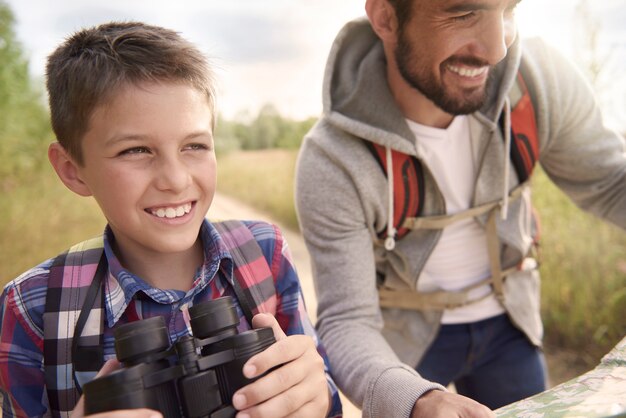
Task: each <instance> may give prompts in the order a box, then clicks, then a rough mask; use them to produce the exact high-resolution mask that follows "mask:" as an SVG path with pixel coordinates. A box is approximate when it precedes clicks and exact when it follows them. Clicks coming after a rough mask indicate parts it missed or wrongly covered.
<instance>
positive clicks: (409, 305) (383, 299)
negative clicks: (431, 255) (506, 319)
mask: <svg viewBox="0 0 626 418" xmlns="http://www.w3.org/2000/svg"><path fill="white" fill-rule="evenodd" d="M516 270H517V267H510V268H508V269H506V270H504V271H503V272H502V277H506V276H507V275H509V274H511V273H513V272H514V271H516ZM502 280H503V279H502ZM493 284H494V280H493V279H492V278H491V277H489V278H487V279H484V280H481V281H480V282H478V283H475V284H473V285H472V286H468V287H466V288H465V289H463V290H459V291H456V292H446V291H437V292H407V291H406V290H394V289H388V288H384V287H383V288H379V289H378V295H379V302H380V306H381V307H382V308H399V309H410V310H414V311H443V310H445V309H454V308H460V307H461V306H465V305H470V304H472V303H476V302H479V301H481V300H483V299H485V298H487V297H488V296H490V295H491V294H492V293H493V292H489V293H487V294H485V295H484V296H481V297H478V298H475V299H470V297H469V293H470V291H471V290H473V289H476V288H478V287H480V286H484V285H492V289H493V288H494V286H493ZM494 292H495V290H494Z"/></svg>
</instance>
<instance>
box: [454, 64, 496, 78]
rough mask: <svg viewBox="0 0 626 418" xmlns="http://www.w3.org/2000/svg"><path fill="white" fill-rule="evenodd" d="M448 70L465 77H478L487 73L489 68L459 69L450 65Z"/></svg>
mask: <svg viewBox="0 0 626 418" xmlns="http://www.w3.org/2000/svg"><path fill="white" fill-rule="evenodd" d="M448 69H449V70H450V71H452V72H454V73H457V74H459V75H461V76H463V77H476V76H479V75H481V74H483V73H484V72H485V71H487V69H488V67H480V68H467V67H457V66H456V65H448Z"/></svg>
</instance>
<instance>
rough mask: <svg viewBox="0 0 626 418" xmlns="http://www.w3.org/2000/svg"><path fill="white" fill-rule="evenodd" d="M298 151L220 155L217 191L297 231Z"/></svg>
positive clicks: (240, 152)
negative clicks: (296, 180)
mask: <svg viewBox="0 0 626 418" xmlns="http://www.w3.org/2000/svg"><path fill="white" fill-rule="evenodd" d="M297 152H298V151H296V150H283V149H271V150H264V151H237V152H230V153H227V154H224V155H219V156H218V157H217V189H218V190H219V191H220V193H224V194H227V195H229V196H232V197H235V198H237V199H241V201H243V202H246V203H248V204H250V205H251V206H253V207H255V208H257V209H260V210H261V211H263V212H266V213H268V214H270V215H271V216H272V217H273V218H275V219H276V220H279V221H280V222H281V223H282V224H284V225H285V226H287V227H288V228H291V229H296V230H297V229H298V220H297V218H296V211H295V206H294V201H293V192H294V172H295V165H296V156H297Z"/></svg>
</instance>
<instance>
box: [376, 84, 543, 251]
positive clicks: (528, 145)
mask: <svg viewBox="0 0 626 418" xmlns="http://www.w3.org/2000/svg"><path fill="white" fill-rule="evenodd" d="M509 97H510V99H511V107H512V109H511V154H510V158H511V162H512V164H513V166H514V168H515V171H516V173H517V176H518V178H519V181H520V183H524V182H526V181H527V180H528V179H529V178H530V176H531V174H532V171H533V168H534V167H535V164H536V162H537V159H538V156H539V139H538V135H537V122H536V118H535V110H534V107H533V103H532V100H531V97H530V94H529V92H528V89H527V87H526V83H525V82H524V80H523V78H522V75H521V73H520V72H518V74H517V78H516V83H515V85H514V86H513V88H512V89H511V91H510V93H509ZM500 126H501V128H502V130H504V129H505V128H504V120H503V118H501V119H500ZM366 145H367V146H368V148H369V149H370V151H371V152H372V154H373V155H374V157H375V158H376V161H377V162H378V164H379V166H380V168H381V169H382V171H383V173H384V174H385V176H388V173H387V160H386V149H385V147H384V146H382V145H380V144H375V143H373V142H370V141H366ZM391 158H392V167H393V173H392V177H393V180H392V181H393V190H394V196H393V203H394V205H393V207H394V210H393V212H394V213H393V222H394V225H393V227H394V228H395V231H396V235H395V237H394V238H396V239H401V238H402V237H404V236H405V235H406V234H407V233H408V232H409V231H410V229H409V228H406V227H405V220H406V219H407V218H409V217H414V218H415V217H419V216H420V215H421V213H422V209H423V202H424V173H423V169H422V164H421V162H420V161H419V160H418V159H417V158H416V157H414V156H412V155H408V154H404V153H402V152H399V151H396V150H391ZM388 230H389V228H387V227H385V228H384V229H383V230H382V231H381V232H379V233H378V237H379V238H380V239H381V240H385V239H386V238H387V235H388V233H387V231H388Z"/></svg>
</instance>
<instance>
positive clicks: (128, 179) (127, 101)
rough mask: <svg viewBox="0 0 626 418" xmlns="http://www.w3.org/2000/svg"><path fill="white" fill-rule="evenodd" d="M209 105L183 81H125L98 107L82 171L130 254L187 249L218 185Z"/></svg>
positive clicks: (151, 254)
mask: <svg viewBox="0 0 626 418" xmlns="http://www.w3.org/2000/svg"><path fill="white" fill-rule="evenodd" d="M212 118H213V116H212V112H211V108H210V106H209V105H208V103H207V99H206V97H205V96H204V95H203V94H201V93H200V92H198V91H197V90H195V89H193V88H191V87H188V86H186V85H183V84H167V83H164V84H161V83H148V84H142V85H139V86H127V87H125V88H122V90H121V91H120V92H118V93H117V94H116V95H115V96H114V98H113V100H112V101H111V102H110V103H108V104H106V105H102V106H100V107H99V108H97V109H96V110H95V111H94V113H93V115H92V117H91V121H90V127H89V130H88V131H87V133H86V134H85V136H84V138H83V143H82V147H83V154H84V166H83V167H80V168H79V176H80V178H81V179H82V181H83V182H84V183H85V184H86V185H87V187H88V188H89V191H90V194H91V195H93V196H94V197H95V199H96V201H97V202H98V204H99V205H100V207H101V209H102V211H103V213H104V215H105V216H106V218H107V220H108V222H109V225H110V226H111V228H112V230H113V232H114V234H115V238H116V243H117V245H118V246H119V248H120V250H121V251H122V252H123V253H124V255H125V256H126V257H127V258H130V257H133V258H141V257H143V258H144V259H145V257H146V256H148V257H158V256H162V255H165V254H172V253H179V254H180V253H184V252H186V251H191V250H192V248H194V247H195V245H196V243H197V240H198V233H199V230H200V225H201V223H202V222H203V220H204V217H205V215H206V213H207V211H208V209H209V206H210V204H211V201H212V199H213V195H214V193H215V186H216V160H215V152H214V147H213V134H212Z"/></svg>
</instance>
